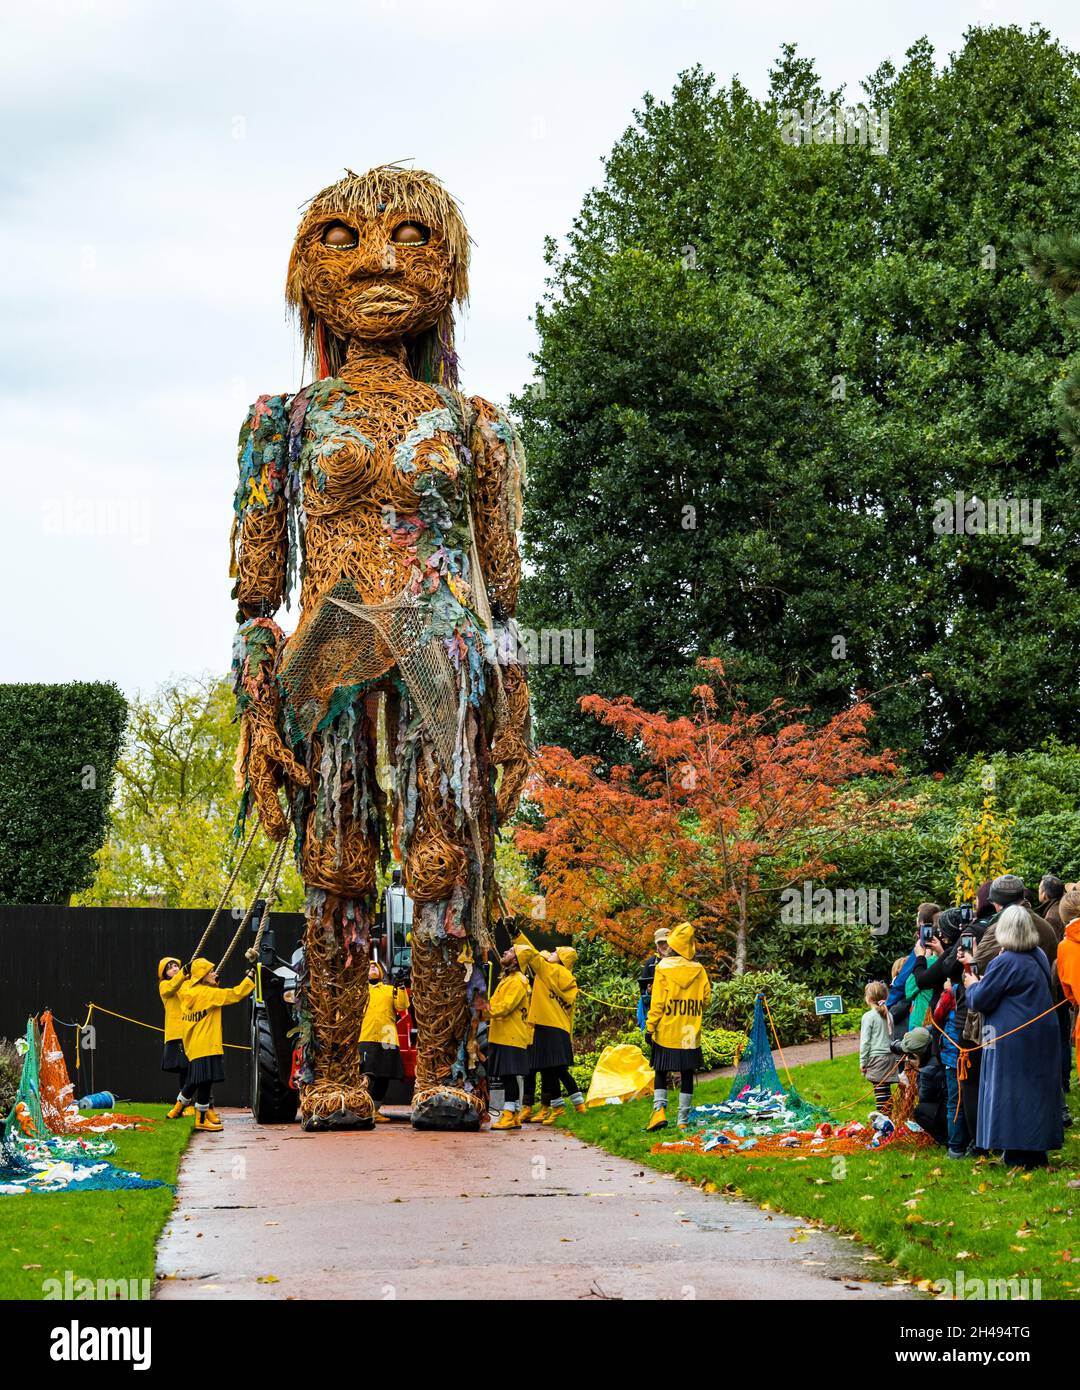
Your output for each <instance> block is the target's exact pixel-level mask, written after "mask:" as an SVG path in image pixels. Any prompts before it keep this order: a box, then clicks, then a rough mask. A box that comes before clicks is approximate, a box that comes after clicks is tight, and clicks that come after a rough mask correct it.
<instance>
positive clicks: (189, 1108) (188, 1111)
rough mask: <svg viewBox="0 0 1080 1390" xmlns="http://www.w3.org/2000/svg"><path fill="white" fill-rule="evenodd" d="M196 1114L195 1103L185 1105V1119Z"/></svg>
mask: <svg viewBox="0 0 1080 1390" xmlns="http://www.w3.org/2000/svg"><path fill="white" fill-rule="evenodd" d="M194 1114H195V1107H194V1106H193V1105H185V1106H184V1119H185V1120H190V1119H191V1117H192V1115H194Z"/></svg>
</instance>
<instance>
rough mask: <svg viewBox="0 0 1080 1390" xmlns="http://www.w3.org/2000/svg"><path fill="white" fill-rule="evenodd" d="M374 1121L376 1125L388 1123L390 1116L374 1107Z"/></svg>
mask: <svg viewBox="0 0 1080 1390" xmlns="http://www.w3.org/2000/svg"><path fill="white" fill-rule="evenodd" d="M375 1123H376V1124H377V1125H388V1124H389V1123H390V1116H389V1115H384V1114H383V1112H382V1111H381V1110H379V1109H376V1111H375Z"/></svg>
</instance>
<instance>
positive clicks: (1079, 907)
mask: <svg viewBox="0 0 1080 1390" xmlns="http://www.w3.org/2000/svg"><path fill="white" fill-rule="evenodd" d="M1058 910H1059V911H1060V913H1061V924H1062V926H1063V927H1064V929H1065V930H1064V935H1063V936H1062V938H1061V940H1060V941H1059V942H1058V949H1057V977H1058V984H1059V985H1060V986H1061V992H1062V994H1064V996H1065V998H1066V999H1067V1000H1068V1001H1069V1007H1070V1009H1072V1010H1073V1011H1074V1016H1075V1018H1076V1028H1075V1029H1074V1031H1073V1042H1074V1044H1075V1045H1076V1070H1077V1072H1078V1073H1080V891H1078V890H1077V889H1075V888H1071V889H1069V890H1068V891H1067V892H1066V893H1065V896H1064V897H1063V898H1062V899H1061V900H1060V901H1059V903H1058ZM1066 1050H1067V1049H1066Z"/></svg>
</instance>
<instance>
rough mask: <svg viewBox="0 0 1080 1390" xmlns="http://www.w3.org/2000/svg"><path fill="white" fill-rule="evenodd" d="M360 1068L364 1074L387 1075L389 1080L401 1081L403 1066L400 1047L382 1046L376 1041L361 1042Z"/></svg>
mask: <svg viewBox="0 0 1080 1390" xmlns="http://www.w3.org/2000/svg"><path fill="white" fill-rule="evenodd" d="M360 1070H361V1071H362V1072H363V1073H364V1075H365V1076H387V1077H389V1078H390V1080H391V1081H402V1080H403V1079H404V1077H405V1068H404V1067H403V1066H402V1064H401V1048H400V1047H383V1045H382V1043H377V1042H365V1043H361V1044H360Z"/></svg>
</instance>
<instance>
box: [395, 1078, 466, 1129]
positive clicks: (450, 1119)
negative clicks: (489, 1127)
mask: <svg viewBox="0 0 1080 1390" xmlns="http://www.w3.org/2000/svg"><path fill="white" fill-rule="evenodd" d="M482 1118H483V1104H482V1102H481V1100H480V1098H479V1097H478V1096H471V1095H469V1094H468V1092H466V1091H459V1090H458V1089H457V1088H456V1087H453V1086H437V1087H435V1088H434V1089H433V1090H430V1091H424V1092H422V1093H421V1094H419V1095H418V1096H414V1097H413V1108H412V1126H413V1129H457V1130H477V1129H479V1128H480V1121H481V1119H482Z"/></svg>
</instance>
